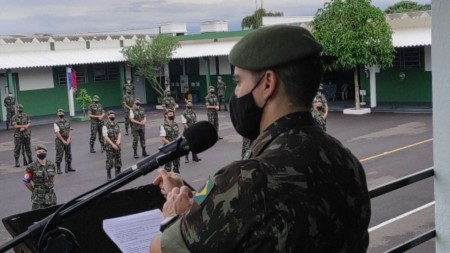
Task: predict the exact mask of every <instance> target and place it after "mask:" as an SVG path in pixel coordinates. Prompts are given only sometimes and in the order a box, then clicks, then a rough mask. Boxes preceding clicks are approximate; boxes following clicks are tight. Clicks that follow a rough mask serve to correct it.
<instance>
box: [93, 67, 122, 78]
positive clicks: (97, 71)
mask: <svg viewBox="0 0 450 253" xmlns="http://www.w3.org/2000/svg"><path fill="white" fill-rule="evenodd" d="M90 72H91V74H92V81H94V82H100V81H111V80H119V65H118V64H95V65H91V68H90Z"/></svg>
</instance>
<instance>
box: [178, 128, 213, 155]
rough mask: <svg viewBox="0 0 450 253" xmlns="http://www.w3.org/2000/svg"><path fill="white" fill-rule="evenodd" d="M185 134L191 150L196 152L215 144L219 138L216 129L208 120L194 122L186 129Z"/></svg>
mask: <svg viewBox="0 0 450 253" xmlns="http://www.w3.org/2000/svg"><path fill="white" fill-rule="evenodd" d="M183 136H184V138H185V139H186V141H187V142H188V144H189V148H190V149H191V151H192V152H193V153H196V154H198V153H201V152H203V151H205V150H207V149H208V148H210V147H212V146H214V144H215V143H216V142H217V139H218V135H217V131H216V129H215V128H214V126H213V125H212V124H211V123H209V122H208V121H199V122H197V123H195V124H193V125H192V126H190V127H188V128H187V129H186V130H184V132H183Z"/></svg>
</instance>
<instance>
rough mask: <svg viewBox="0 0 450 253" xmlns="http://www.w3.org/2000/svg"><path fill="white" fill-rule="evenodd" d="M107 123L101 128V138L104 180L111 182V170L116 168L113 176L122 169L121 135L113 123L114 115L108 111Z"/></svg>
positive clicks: (117, 125) (118, 128) (116, 125)
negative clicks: (104, 156)
mask: <svg viewBox="0 0 450 253" xmlns="http://www.w3.org/2000/svg"><path fill="white" fill-rule="evenodd" d="M107 116H108V121H107V122H106V124H105V125H104V126H103V138H104V139H105V140H106V178H107V180H108V181H109V180H111V169H112V168H113V167H115V168H116V171H115V176H116V177H117V175H119V174H120V169H121V168H122V158H121V149H120V143H121V142H120V141H121V138H122V135H121V133H120V127H119V124H117V123H116V122H115V119H116V113H115V112H114V111H108V115H107Z"/></svg>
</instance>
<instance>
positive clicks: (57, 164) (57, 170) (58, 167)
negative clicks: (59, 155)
mask: <svg viewBox="0 0 450 253" xmlns="http://www.w3.org/2000/svg"><path fill="white" fill-rule="evenodd" d="M56 173H58V174H62V172H61V164H60V163H56Z"/></svg>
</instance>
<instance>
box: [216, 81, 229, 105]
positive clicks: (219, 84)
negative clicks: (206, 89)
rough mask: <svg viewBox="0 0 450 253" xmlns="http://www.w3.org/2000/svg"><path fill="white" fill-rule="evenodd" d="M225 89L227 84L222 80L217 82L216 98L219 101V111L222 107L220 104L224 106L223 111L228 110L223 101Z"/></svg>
mask: <svg viewBox="0 0 450 253" xmlns="http://www.w3.org/2000/svg"><path fill="white" fill-rule="evenodd" d="M226 90H227V85H226V84H225V83H224V82H222V80H220V81H218V82H217V99H218V102H219V111H220V110H221V109H222V105H223V107H224V108H225V109H224V110H225V111H228V109H227V103H226V101H225V96H226Z"/></svg>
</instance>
